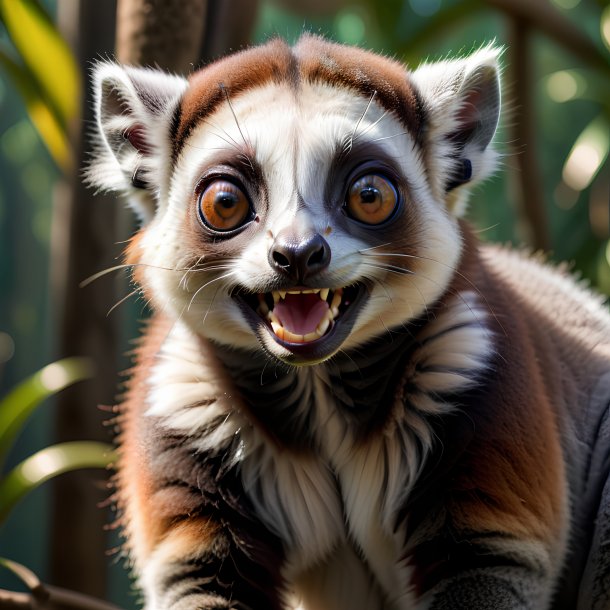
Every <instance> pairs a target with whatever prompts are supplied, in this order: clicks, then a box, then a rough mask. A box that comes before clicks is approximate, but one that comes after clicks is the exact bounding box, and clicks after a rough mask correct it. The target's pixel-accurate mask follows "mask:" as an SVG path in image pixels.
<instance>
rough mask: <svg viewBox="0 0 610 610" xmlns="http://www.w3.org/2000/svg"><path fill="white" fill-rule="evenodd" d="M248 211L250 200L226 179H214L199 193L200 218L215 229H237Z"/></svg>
mask: <svg viewBox="0 0 610 610" xmlns="http://www.w3.org/2000/svg"><path fill="white" fill-rule="evenodd" d="M249 212H250V202H249V201H248V198H247V197H246V195H245V193H244V192H243V191H242V190H241V189H240V188H239V187H238V186H237V185H236V184H233V183H232V182H229V181H228V180H215V181H214V182H212V183H211V184H209V185H208V186H207V187H206V189H205V190H204V191H203V193H201V195H199V213H200V215H201V218H202V220H203V222H204V223H205V224H206V225H208V226H209V227H210V228H211V229H214V230H216V231H232V230H233V229H237V227H239V226H240V225H241V224H243V222H244V221H245V220H246V218H247V217H248V214H249Z"/></svg>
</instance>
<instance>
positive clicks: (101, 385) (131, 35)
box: [50, 0, 258, 598]
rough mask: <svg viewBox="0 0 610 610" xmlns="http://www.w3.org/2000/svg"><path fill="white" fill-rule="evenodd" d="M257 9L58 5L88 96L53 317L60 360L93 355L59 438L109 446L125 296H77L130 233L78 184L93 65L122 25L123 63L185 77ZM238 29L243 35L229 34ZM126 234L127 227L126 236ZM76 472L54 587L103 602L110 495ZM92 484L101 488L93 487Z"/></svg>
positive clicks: (134, 1)
mask: <svg viewBox="0 0 610 610" xmlns="http://www.w3.org/2000/svg"><path fill="white" fill-rule="evenodd" d="M257 6H258V1H257V0H255V1H248V0H229V1H224V2H222V3H218V2H210V3H208V2H207V0H119V1H118V6H117V4H116V2H114V1H110V2H108V1H104V2H91V1H89V0H62V2H60V3H58V18H59V24H60V29H61V30H62V32H63V33H64V35H65V36H66V38H67V39H68V41H69V43H71V45H72V48H73V50H74V52H75V55H76V57H77V60H78V62H79V65H80V66H81V68H82V76H83V82H84V83H85V91H84V96H83V106H82V120H80V121H78V122H77V124H76V125H75V126H74V130H73V134H72V136H73V138H72V142H73V146H74V151H75V158H76V159H77V160H79V162H80V167H79V171H78V172H75V174H74V175H73V176H69V177H67V179H66V181H65V182H64V184H63V185H60V188H59V189H58V192H57V196H56V204H55V210H54V219H53V238H52V242H53V243H52V270H51V283H52V291H53V297H54V307H55V311H56V312H57V313H56V326H57V335H58V352H59V353H58V356H60V357H63V356H68V355H70V356H74V355H85V356H89V357H90V358H91V359H92V361H93V363H94V365H95V367H96V375H95V378H94V379H93V380H91V381H90V382H86V383H80V384H77V385H76V386H74V387H72V388H70V389H68V390H66V391H64V392H62V394H61V395H60V396H59V398H58V402H57V416H56V434H55V436H56V440H57V441H66V440H74V439H83V438H87V439H98V440H108V433H107V431H106V430H105V429H104V420H106V419H108V416H107V415H106V414H104V413H103V412H102V411H101V410H100V409H99V408H98V405H112V404H114V402H115V395H116V388H117V380H118V376H117V369H118V362H119V352H120V350H121V349H123V348H122V346H121V341H120V335H121V330H120V329H121V325H120V317H119V316H118V315H117V314H116V312H115V313H113V315H112V316H111V317H108V316H107V313H108V310H109V309H110V308H111V307H112V305H113V304H114V303H116V302H117V301H118V300H119V299H120V298H121V296H122V295H123V294H125V286H124V285H123V286H122V290H120V289H119V287H120V286H121V285H120V282H118V283H117V281H116V280H115V279H113V278H112V277H104V278H101V279H99V280H96V281H95V282H94V283H93V284H92V285H90V286H87V287H86V288H83V289H81V288H79V283H80V282H82V281H83V280H84V279H86V278H87V277H89V276H90V275H92V274H93V273H96V272H97V271H100V270H102V269H105V268H108V267H111V266H113V265H115V264H116V263H117V261H116V258H117V256H118V254H119V252H118V251H117V246H116V242H117V240H118V239H119V238H120V237H124V236H122V235H121V233H124V232H125V227H124V225H125V221H124V220H121V219H122V218H124V217H123V216H122V212H121V211H120V208H119V206H118V205H117V198H116V197H114V196H102V195H95V196H94V194H93V192H92V191H91V190H88V189H86V188H85V187H84V185H83V184H82V176H81V171H80V170H81V169H82V167H83V166H84V165H85V163H86V159H87V154H88V152H90V142H89V141H88V137H87V131H88V126H89V125H90V124H91V122H92V120H93V114H92V97H91V92H90V89H89V86H88V73H89V70H90V63H91V61H92V60H95V59H99V58H100V57H101V58H105V57H106V56H108V55H110V56H112V49H113V48H114V47H115V45H114V39H115V37H114V33H115V24H116V53H117V59H118V60H119V61H122V62H125V63H130V64H140V65H153V66H157V67H159V68H163V69H166V70H170V71H175V72H182V73H188V72H190V71H191V70H192V69H193V68H194V67H196V66H197V65H198V64H199V63H200V60H201V59H202V56H203V57H205V59H208V58H210V57H213V56H215V55H219V54H222V53H224V52H226V51H227V50H229V48H231V47H238V46H242V45H245V44H246V43H247V42H249V38H250V34H251V30H252V26H253V24H254V20H255V17H256V12H257V11H256V9H257ZM235 24H239V27H233V26H234V25H235ZM121 228H122V229H123V230H122V231H121ZM94 477H95V478H94V480H93V482H92V479H91V474H90V473H86V472H81V473H73V474H70V475H65V476H63V477H60V478H59V479H57V480H56V482H55V487H54V492H55V493H54V498H53V507H52V520H53V523H52V528H51V531H52V540H51V551H50V566H51V568H50V572H51V573H50V580H51V582H53V583H55V584H57V585H59V586H62V587H65V588H68V589H72V590H76V591H81V592H83V593H87V594H89V595H93V596H96V597H102V598H103V597H105V595H106V562H107V559H106V556H107V552H108V548H109V543H108V542H107V538H106V535H105V532H104V526H105V525H106V522H107V515H106V513H105V512H104V511H103V510H101V509H100V504H101V503H103V502H104V501H105V500H106V499H107V498H108V495H109V491H108V485H107V481H106V480H105V479H104V476H103V474H100V473H95V475H94ZM95 481H97V482H98V484H97V485H96V484H95Z"/></svg>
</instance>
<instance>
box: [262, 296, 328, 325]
mask: <svg viewBox="0 0 610 610" xmlns="http://www.w3.org/2000/svg"><path fill="white" fill-rule="evenodd" d="M327 311H328V303H326V301H323V300H322V299H321V298H320V297H319V296H318V295H317V294H287V295H286V298H285V299H283V300H281V301H280V302H279V303H276V305H275V307H274V308H273V313H274V314H275V315H276V317H277V318H278V320H279V321H280V323H281V325H282V326H283V327H284V328H285V329H286V330H289V331H290V332H292V333H294V334H295V335H306V334H308V333H312V332H313V331H314V330H316V328H317V326H318V324H320V321H321V320H322V318H323V317H324V315H325V314H326V312H327Z"/></svg>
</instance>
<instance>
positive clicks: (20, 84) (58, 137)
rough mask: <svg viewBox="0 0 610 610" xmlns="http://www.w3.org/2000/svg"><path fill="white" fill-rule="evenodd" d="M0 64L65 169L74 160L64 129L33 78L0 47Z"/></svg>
mask: <svg viewBox="0 0 610 610" xmlns="http://www.w3.org/2000/svg"><path fill="white" fill-rule="evenodd" d="M0 66H2V68H3V69H4V71H5V72H6V73H7V75H8V77H9V79H10V80H11V81H12V83H13V85H14V86H15V88H16V89H17V91H19V94H20V95H21V97H22V98H23V100H24V102H25V105H26V109H27V111H28V114H29V116H30V119H31V120H32V123H33V124H34V126H35V127H36V129H37V130H38V133H39V134H40V137H41V138H42V141H43V142H44V144H45V146H46V147H47V149H48V151H49V153H50V154H51V156H52V157H53V159H54V161H55V163H57V165H58V166H59V167H60V169H62V170H64V171H68V170H69V169H70V168H71V167H72V166H73V165H74V160H73V158H72V150H71V148H70V144H69V141H68V136H67V133H66V130H65V128H64V127H63V126H62V125H61V123H60V122H59V120H58V119H57V116H56V115H55V113H54V112H53V110H52V109H51V108H50V107H49V105H48V104H47V103H46V102H45V100H44V98H43V96H42V93H41V92H40V89H39V87H38V84H37V82H36V80H35V79H34V78H33V76H32V75H31V74H30V72H28V70H27V69H25V68H24V67H23V66H20V65H19V64H18V63H17V62H15V60H13V59H12V58H11V57H10V55H9V54H8V53H7V52H6V50H4V49H2V48H0Z"/></svg>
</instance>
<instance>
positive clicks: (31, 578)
mask: <svg viewBox="0 0 610 610" xmlns="http://www.w3.org/2000/svg"><path fill="white" fill-rule="evenodd" d="M0 566H2V567H3V568H6V569H7V570H10V571H11V572H12V573H13V574H14V575H15V576H17V578H19V579H20V580H21V582H23V584H25V585H26V586H27V588H28V589H30V590H32V589H38V588H40V586H41V585H42V583H41V582H40V580H39V579H38V576H36V574H34V572H32V570H30V569H28V568H26V567H25V566H22V565H21V564H20V563H17V562H16V561H11V560H10V559H6V558H5V557H0Z"/></svg>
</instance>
